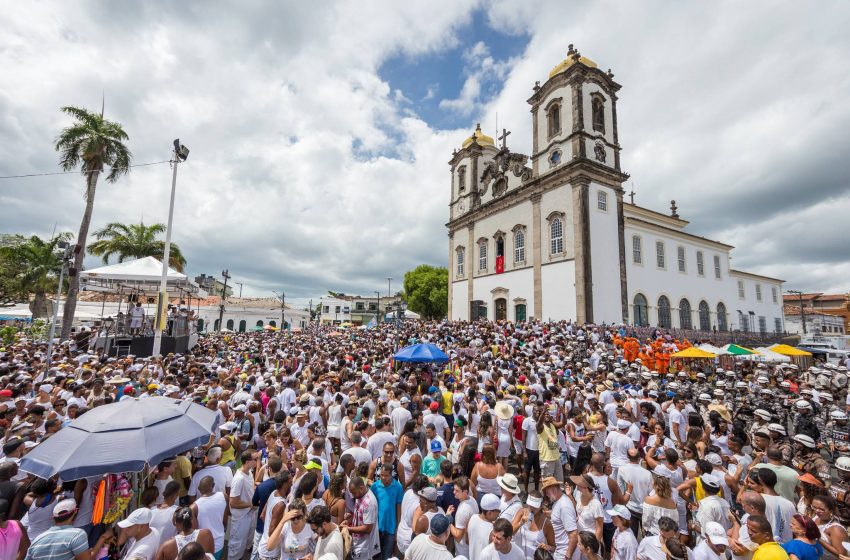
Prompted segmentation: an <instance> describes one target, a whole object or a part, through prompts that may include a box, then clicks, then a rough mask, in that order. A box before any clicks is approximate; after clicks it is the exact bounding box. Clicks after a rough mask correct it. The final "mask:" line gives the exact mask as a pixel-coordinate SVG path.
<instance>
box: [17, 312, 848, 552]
mask: <svg viewBox="0 0 850 560" xmlns="http://www.w3.org/2000/svg"><path fill="white" fill-rule="evenodd" d="M396 337H397V338H396ZM694 342H696V341H694ZM413 343H432V344H435V345H437V346H438V347H440V348H441V349H442V350H444V351H445V352H446V353H447V354H448V356H449V357H450V361H449V362H448V363H442V364H403V363H394V361H393V353H394V350H395V349H397V348H398V347H400V346H404V345H408V344H413ZM689 344H690V343H689V342H688V341H685V340H681V341H680V340H675V339H674V338H673V337H672V336H671V335H669V334H667V333H665V332H664V331H662V330H658V329H656V330H654V331H653V332H651V333H650V334H649V336H645V337H638V336H636V333H634V332H632V331H630V328H629V327H626V326H594V325H577V324H575V323H570V322H552V323H541V322H526V323H519V324H514V323H510V322H499V323H493V322H479V323H466V322H406V323H405V324H404V325H402V326H401V327H400V328H398V327H397V326H378V327H374V328H369V329H348V330H335V329H333V328H329V327H322V328H318V327H316V328H310V329H305V330H304V331H301V332H294V333H269V332H260V333H221V334H211V335H207V336H204V337H202V338H201V341H200V343H199V344H198V346H197V347H195V348H194V349H193V350H192V351H191V352H189V353H187V354H186V355H168V356H164V357H151V358H142V357H135V356H126V357H117V358H116V357H108V356H105V355H103V353H102V351H100V350H98V351H91V352H90V351H89V350H88V349H86V348H82V347H75V346H74V345H73V344H72V345H68V344H63V345H58V346H56V347H55V349H54V355H53V356H50V357H48V356H46V355H45V353H46V345H45V344H40V343H35V342H33V341H30V340H27V339H25V338H20V339H18V340H17V341H16V342H15V343H13V344H12V345H9V346H6V347H5V348H2V349H0V386H1V387H2V389H0V429H2V454H3V457H2V458H0V560H5V559H7V558H8V559H11V558H27V559H29V558H32V559H34V560H36V559H39V560H40V559H47V558H50V559H57V560H63V559H78V560H82V559H86V560H88V559H89V558H98V559H99V558H106V557H109V558H127V559H145V560H173V559H175V558H179V559H181V560H195V559H202V558H215V559H217V560H220V559H221V558H227V559H228V560H237V559H243V558H251V560H256V559H261V560H290V559H291V560H298V559H308V560H333V559H336V560H349V559H350V560H371V559H380V560H387V559H389V558H394V557H395V558H407V559H409V560H425V559H427V560H450V559H452V558H464V559H467V560H496V559H498V560H514V559H516V560H519V559H521V558H534V559H535V560H551V559H554V560H565V559H567V558H569V559H570V560H579V559H582V560H635V559H639V560H719V559H720V558H722V557H726V558H730V557H731V558H734V560H788V559H791V560H819V559H821V558H823V559H825V560H838V559H840V560H850V558H848V556H850V553H848V552H847V550H846V549H847V547H848V546H850V544H848V541H850V539H848V534H847V527H848V523H850V497H848V496H850V424H848V416H847V411H848V408H850V396H848V395H847V391H846V386H845V387H841V386H838V385H839V384H838V383H836V382H835V380H837V379H840V378H842V376H843V379H845V380H846V371H847V365H848V364H840V365H839V364H835V365H833V364H819V365H817V366H812V367H807V368H800V367H798V366H797V365H794V364H764V363H757V362H739V363H735V365H734V367H730V368H729V369H728V370H724V369H722V368H720V367H718V365H717V364H715V363H714V362H712V361H710V360H702V361H694V362H690V363H687V364H683V363H678V362H675V361H672V363H671V360H670V359H669V355H670V354H672V353H675V351H676V350H679V349H682V348H684V347H687V346H688V345H689ZM48 358H49V360H48ZM844 385H846V383H844ZM155 396H165V397H169V398H175V399H190V400H192V401H194V402H195V403H197V404H198V405H200V406H205V407H207V408H209V409H210V410H213V411H215V413H216V414H217V415H218V416H219V420H220V422H219V424H218V428H217V430H216V433H215V434H213V435H212V436H211V437H210V441H209V443H208V444H207V445H205V446H203V447H199V448H195V449H187V450H186V453H184V454H181V455H178V456H175V457H171V458H169V459H167V460H165V461H163V462H162V463H161V464H159V465H151V468H150V469H149V470H148V471H146V472H145V473H144V475H143V476H142V477H141V478H142V480H141V484H140V486H139V488H138V492H137V494H136V495H135V496H134V498H133V500H132V501H131V504H132V505H131V506H130V507H128V508H127V511H126V515H125V516H124V517H123V519H122V520H120V521H118V522H117V523H114V524H107V523H94V522H93V519H95V518H94V517H93V510H94V509H95V507H96V506H95V496H96V495H95V489H96V488H97V487H98V484H99V481H100V479H101V477H91V478H87V479H82V480H61V479H58V478H54V479H50V480H45V479H41V478H37V477H34V476H32V475H30V474H28V473H27V472H24V471H22V470H20V469H19V465H20V463H21V459H22V457H24V456H25V455H26V454H27V453H29V452H31V451H32V449H34V448H37V446H38V445H39V444H40V442H42V441H44V440H45V439H47V438H49V437H51V436H52V435H53V434H55V433H56V432H57V431H59V430H61V429H64V428H65V427H67V425H68V424H70V423H71V422H73V421H74V419H75V418H78V417H79V416H80V415H82V414H85V413H86V411H87V410H90V409H92V408H94V407H98V406H104V405H111V404H112V403H117V404H115V405H114V406H121V402H122V401H124V400H127V399H145V398H152V397H155Z"/></svg>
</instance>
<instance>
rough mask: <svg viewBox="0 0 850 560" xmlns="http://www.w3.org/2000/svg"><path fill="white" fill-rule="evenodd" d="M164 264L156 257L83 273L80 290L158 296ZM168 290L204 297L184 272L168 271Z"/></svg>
mask: <svg viewBox="0 0 850 560" xmlns="http://www.w3.org/2000/svg"><path fill="white" fill-rule="evenodd" d="M161 277H162V262H161V261H159V260H157V259H155V258H154V257H144V258H141V259H137V260H134V261H127V262H122V263H118V264H111V265H106V266H101V267H99V268H93V269H91V270H86V271H84V272H81V273H80V290H84V291H91V292H109V293H127V294H140V295H146V296H155V295H156V294H157V293H158V292H159V282H160V278H161ZM166 289H167V291H168V293H169V294H171V295H186V296H189V297H196V298H204V297H206V296H207V294H206V292H205V291H203V290H202V289H201V288H200V286H198V285H197V284H196V283H194V282H193V281H192V280H190V279H189V278H188V277H187V276H186V275H185V274H183V273H182V272H177V271H176V270H174V269H173V268H170V267H169V269H168V276H167V282H166Z"/></svg>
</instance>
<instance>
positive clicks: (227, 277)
mask: <svg viewBox="0 0 850 560" xmlns="http://www.w3.org/2000/svg"><path fill="white" fill-rule="evenodd" d="M221 276H222V277H223V278H224V288H222V289H221V305H220V306H219V308H218V329H216V330H217V331H221V327H222V325H221V324H222V323H223V322H224V300H225V298H227V281H228V280H230V273H229V272H228V269H224V270H222V271H221Z"/></svg>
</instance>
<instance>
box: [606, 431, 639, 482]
mask: <svg viewBox="0 0 850 560" xmlns="http://www.w3.org/2000/svg"><path fill="white" fill-rule="evenodd" d="M631 427H632V423H631V422H629V421H628V420H624V419H622V418H620V419H619V420H617V431H616V432H610V433H609V434H608V436H607V437H606V438H605V452H606V454H607V455H608V458H609V459H608V460H609V462H610V463H611V476H612V477H614V478H615V479H616V478H617V469H619V468H620V467H622V466H625V465H628V464H629V457H628V452H629V449H634V447H635V442H634V441H633V440H632V438H630V437H629V436H628V435H627V434H628V431H629V428H631Z"/></svg>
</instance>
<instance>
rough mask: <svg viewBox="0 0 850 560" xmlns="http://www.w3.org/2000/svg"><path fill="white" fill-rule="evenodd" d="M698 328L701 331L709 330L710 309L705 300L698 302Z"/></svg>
mask: <svg viewBox="0 0 850 560" xmlns="http://www.w3.org/2000/svg"><path fill="white" fill-rule="evenodd" d="M699 329H700V330H701V331H710V330H711V310H710V309H709V308H708V303H706V302H705V300H702V301H701V302H699Z"/></svg>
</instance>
